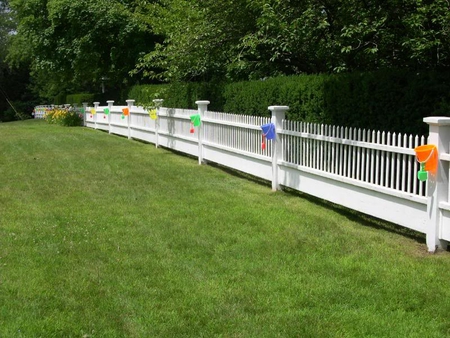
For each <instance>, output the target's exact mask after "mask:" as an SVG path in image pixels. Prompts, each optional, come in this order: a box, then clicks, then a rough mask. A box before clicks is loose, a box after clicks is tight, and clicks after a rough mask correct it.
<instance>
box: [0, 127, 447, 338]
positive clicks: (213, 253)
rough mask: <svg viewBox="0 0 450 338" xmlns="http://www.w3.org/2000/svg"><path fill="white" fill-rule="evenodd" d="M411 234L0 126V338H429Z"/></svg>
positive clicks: (211, 174)
mask: <svg viewBox="0 0 450 338" xmlns="http://www.w3.org/2000/svg"><path fill="white" fill-rule="evenodd" d="M426 251H427V249H426V246H425V244H424V242H423V236H420V235H416V234H414V233H411V232H408V231H403V230H402V229H398V228H396V227H395V226H391V225H389V224H383V223H381V222H376V221H373V220H370V219H368V218H364V217H361V216H358V215H356V214H355V213H351V212H348V211H345V210H342V209H341V208H338V207H334V206H331V205H328V204H327V203H321V202H320V201H317V200H313V199H306V198H304V197H302V196H299V194H294V193H286V192H275V193H274V192H272V191H271V189H270V185H269V184H264V183H261V182H257V181H255V180H249V179H246V178H245V177H243V176H240V175H236V174H234V175H233V174H232V173H229V172H226V171H224V170H221V169H220V168H216V167H213V166H211V165H210V166H208V165H205V166H199V165H198V164H197V160H196V159H191V158H187V157H183V156H180V155H177V154H174V153H171V152H169V151H166V150H163V149H156V148H155V147H154V146H153V145H149V144H144V143H141V142H137V141H130V140H127V139H125V138H122V137H118V136H113V135H108V134H107V133H104V132H100V131H95V130H91V129H87V128H81V127H78V128H65V127H59V126H56V125H47V124H46V123H45V122H43V121H24V122H14V123H3V124H0V337H7V338H9V337H395V338H398V337H445V336H450V286H449V285H450V284H449V277H448V275H449V271H450V254H449V253H448V252H440V253H438V254H435V255H430V254H428V253H427V252H426Z"/></svg>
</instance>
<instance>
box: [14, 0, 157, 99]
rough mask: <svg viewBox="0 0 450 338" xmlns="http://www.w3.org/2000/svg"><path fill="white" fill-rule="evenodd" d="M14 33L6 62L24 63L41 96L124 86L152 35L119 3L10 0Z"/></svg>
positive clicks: (131, 9)
mask: <svg viewBox="0 0 450 338" xmlns="http://www.w3.org/2000/svg"><path fill="white" fill-rule="evenodd" d="M10 6H11V7H12V9H13V10H14V11H15V13H16V14H17V18H18V22H19V25H18V28H17V32H16V34H15V35H14V36H13V39H12V42H13V43H12V45H11V47H10V49H9V59H10V61H11V63H14V64H17V63H20V62H30V63H31V70H32V75H33V78H34V81H35V88H36V90H37V91H38V92H39V93H40V95H41V96H42V97H47V98H53V97H54V96H55V95H57V94H58V93H59V92H61V90H65V91H66V92H72V93H73V92H80V91H89V92H96V91H98V90H99V88H100V86H101V84H102V81H103V82H104V84H105V86H106V87H107V88H123V87H127V86H128V85H129V84H128V83H129V82H131V81H133V80H132V79H131V77H130V76H129V74H128V73H129V71H130V70H131V69H133V68H134V65H135V63H136V61H137V59H138V57H139V55H140V54H141V53H144V52H148V51H149V49H151V48H152V46H153V43H152V40H153V35H152V34H151V33H150V32H149V31H148V30H147V29H146V28H145V27H144V26H143V25H142V24H141V22H140V20H138V17H137V16H135V15H134V14H133V11H134V8H133V7H130V6H128V5H127V4H125V3H123V1H120V0H114V1H110V0H79V1H72V0H29V1H26V2H24V1H22V0H11V1H10Z"/></svg>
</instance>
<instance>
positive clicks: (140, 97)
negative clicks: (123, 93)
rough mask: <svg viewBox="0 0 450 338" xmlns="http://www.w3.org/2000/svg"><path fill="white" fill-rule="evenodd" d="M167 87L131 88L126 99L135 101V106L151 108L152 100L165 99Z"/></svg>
mask: <svg viewBox="0 0 450 338" xmlns="http://www.w3.org/2000/svg"><path fill="white" fill-rule="evenodd" d="M168 88H169V86H168V85H164V84H161V85H152V84H147V85H136V86H133V87H131V89H130V91H129V92H128V97H129V98H130V99H133V100H136V103H135V104H136V105H139V106H144V107H152V106H153V100H155V99H165V98H166V93H167V89H168Z"/></svg>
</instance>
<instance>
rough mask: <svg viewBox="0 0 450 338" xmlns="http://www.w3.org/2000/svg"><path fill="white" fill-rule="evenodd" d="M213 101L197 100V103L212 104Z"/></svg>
mask: <svg viewBox="0 0 450 338" xmlns="http://www.w3.org/2000/svg"><path fill="white" fill-rule="evenodd" d="M210 103H211V102H209V101H206V100H205V101H195V104H198V105H200V104H210Z"/></svg>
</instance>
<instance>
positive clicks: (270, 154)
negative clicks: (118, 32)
mask: <svg viewBox="0 0 450 338" xmlns="http://www.w3.org/2000/svg"><path fill="white" fill-rule="evenodd" d="M161 101H162V100H155V103H156V104H157V105H158V106H159V105H161V104H162V102H161ZM197 104H198V110H186V109H174V108H166V107H162V106H161V107H158V109H157V119H155V120H154V119H152V118H151V117H150V116H149V112H148V111H146V110H145V109H144V108H143V107H138V106H135V105H134V100H128V101H127V106H114V105H113V101H108V105H107V106H99V103H95V104H94V107H88V106H87V105H85V107H84V110H85V126H87V127H89V128H95V129H101V130H105V131H108V132H109V133H111V134H117V135H123V136H126V137H128V138H130V139H139V140H143V141H146V142H150V143H153V144H155V145H156V146H157V147H159V146H162V147H166V148H169V149H173V150H176V151H179V152H183V153H186V154H190V155H193V156H196V157H198V161H199V164H202V163H205V162H214V163H218V164H221V165H224V166H227V167H229V168H233V169H236V170H239V171H242V172H246V173H249V174H251V175H254V176H257V177H260V178H263V179H265V180H269V181H272V188H273V189H274V190H276V189H280V188H281V187H289V188H292V189H296V190H298V191H301V192H304V193H307V194H310V195H312V196H316V197H319V198H322V199H325V200H327V201H331V202H333V203H336V204H339V205H343V206H345V207H348V208H350V209H354V210H357V211H359V212H362V213H365V214H368V215H371V216H375V217H378V218H380V219H383V220H386V221H389V222H393V223H396V224H398V225H401V226H404V227H407V228H410V229H413V230H416V231H419V232H422V233H424V234H426V238H427V246H428V250H429V251H431V252H434V251H435V250H436V248H437V247H442V248H445V247H446V243H447V241H449V240H450V203H449V201H450V198H449V179H448V177H449V162H450V154H449V145H450V118H438V117H432V118H427V119H425V122H426V123H428V124H430V135H429V138H428V142H429V143H430V144H435V145H436V146H437V148H438V151H439V154H440V155H439V158H440V164H439V166H440V168H439V171H438V175H437V176H430V179H429V180H428V182H427V183H425V182H420V181H418V180H417V172H418V170H419V164H418V163H417V161H416V158H415V152H414V148H415V147H417V146H419V145H423V144H425V143H426V139H425V137H423V136H422V137H418V136H411V135H400V134H395V133H385V132H379V131H369V130H361V129H352V128H344V127H335V126H327V125H318V124H311V123H303V122H296V121H288V120H286V119H285V111H286V110H287V109H288V107H285V106H272V107H269V110H271V112H272V118H264V117H254V116H243V115H235V114H226V113H220V112H210V111H208V110H207V105H208V104H209V102H208V101H198V102H197ZM124 108H128V110H129V114H128V115H125V114H124V112H123V109H124ZM106 109H108V110H106ZM195 114H199V115H200V116H201V126H200V127H195V128H194V133H192V132H191V131H192V124H191V120H190V116H191V115H195ZM267 123H273V124H274V125H275V127H276V139H275V140H273V141H269V140H268V141H267V142H266V144H267V146H266V148H265V149H262V147H261V143H262V132H261V125H264V124H267Z"/></svg>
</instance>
